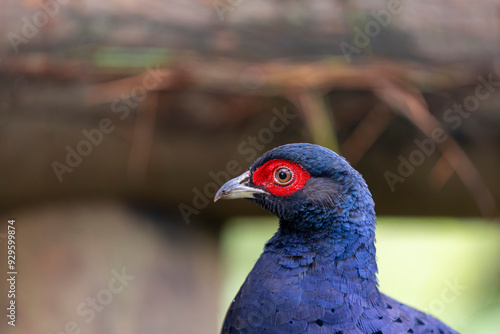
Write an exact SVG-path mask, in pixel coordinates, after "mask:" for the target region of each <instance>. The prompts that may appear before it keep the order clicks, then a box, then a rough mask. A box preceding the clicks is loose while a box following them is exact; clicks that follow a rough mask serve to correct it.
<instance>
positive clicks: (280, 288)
mask: <svg viewBox="0 0 500 334" xmlns="http://www.w3.org/2000/svg"><path fill="white" fill-rule="evenodd" d="M219 198H248V199H250V200H251V201H253V202H255V203H257V204H259V205H261V206H262V207H264V208H265V209H267V210H269V211H271V212H272V213H273V214H275V215H276V216H277V217H278V218H279V219H280V226H279V229H278V231H277V232H276V234H275V235H274V236H273V237H272V238H271V239H270V240H269V241H268V242H267V243H266V245H265V248H264V252H263V253H262V255H261V256H260V258H259V259H258V261H257V263H256V264H255V266H254V268H253V269H252V271H251V272H250V274H249V275H248V277H247V279H246V280H245V282H244V283H243V285H242V287H241V288H240V290H239V292H238V293H237V295H236V297H235V299H234V300H233V302H232V303H231V305H230V306H229V309H228V311H227V314H226V318H225V320H224V324H223V327H222V331H221V333H223V334H225V333H248V334H250V333H309V334H310V333H323V334H351V333H352V334H358V333H359V334H397V333H435V334H456V333H457V332H456V331H454V330H452V329H451V328H449V327H447V326H446V325H444V324H443V323H441V322H440V321H439V320H437V319H435V318H433V317H431V316H429V315H427V314H424V313H422V312H420V311H418V310H415V309H413V308H411V307H409V306H406V305H404V304H401V303H399V302H397V301H395V300H393V299H391V298H389V297H387V296H385V295H384V294H382V293H381V292H380V291H379V289H378V283H377V278H376V273H377V264H376V259H375V226H376V222H375V220H376V216H375V210H374V203H373V200H372V196H371V194H370V192H369V190H368V187H367V185H366V183H365V181H364V180H363V178H362V176H361V175H360V174H359V173H358V172H357V171H355V170H354V169H353V168H352V167H351V166H350V165H349V164H348V163H347V161H345V159H343V158H342V157H341V156H339V155H337V154H336V153H334V152H332V151H330V150H328V149H326V148H324V147H321V146H317V145H312V144H289V145H284V146H280V147H277V148H275V149H273V150H271V151H269V152H267V153H266V154H264V155H263V156H262V157H260V158H259V159H257V160H256V161H255V162H254V163H253V164H252V166H251V167H250V168H249V170H248V171H247V172H245V173H244V174H242V175H241V176H240V177H238V178H236V179H233V180H231V181H229V182H227V183H226V184H225V185H224V186H222V187H221V189H220V190H219V192H218V193H217V195H216V198H215V199H216V200H217V199H219Z"/></svg>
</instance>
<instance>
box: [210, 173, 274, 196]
mask: <svg viewBox="0 0 500 334" xmlns="http://www.w3.org/2000/svg"><path fill="white" fill-rule="evenodd" d="M248 181H250V172H249V171H246V172H245V173H243V174H241V175H240V176H238V177H235V178H234V179H231V180H229V181H227V182H226V183H224V185H223V186H222V187H220V189H219V191H218V192H217V194H215V197H214V202H217V201H218V200H219V199H221V198H222V199H234V198H254V194H267V192H266V191H264V190H262V189H259V188H254V187H250V186H248V185H247V184H248Z"/></svg>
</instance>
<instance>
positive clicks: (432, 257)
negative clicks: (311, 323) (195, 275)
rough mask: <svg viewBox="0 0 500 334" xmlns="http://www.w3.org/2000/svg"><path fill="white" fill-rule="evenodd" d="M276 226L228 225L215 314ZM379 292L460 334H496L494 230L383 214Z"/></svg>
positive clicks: (498, 244) (474, 223)
mask: <svg viewBox="0 0 500 334" xmlns="http://www.w3.org/2000/svg"><path fill="white" fill-rule="evenodd" d="M277 227H278V224H277V220H276V219H271V218H239V219H234V220H233V221H230V222H229V223H228V224H227V226H226V228H225V230H224V232H223V235H222V253H223V259H224V263H225V276H224V277H225V284H224V289H223V295H222V300H221V316H220V321H222V318H223V316H224V313H225V311H226V309H227V307H228V305H229V303H230V302H231V300H232V298H233V297H234V295H235V294H236V292H237V291H238V289H239V287H240V286H241V284H242V283H243V281H244V280H245V277H246V275H247V274H248V272H249V271H250V270H251V269H252V267H253V265H254V263H255V261H256V260H257V258H258V257H259V255H260V253H261V252H262V249H263V247H264V243H265V242H266V241H267V240H268V239H269V238H270V237H271V236H272V235H273V233H274V232H275V231H276V229H277ZM376 237H377V257H378V265H379V275H378V277H379V282H380V289H381V291H382V292H384V293H386V294H387V295H389V296H391V297H394V298H396V299H398V300H399V301H401V302H404V303H406V304H408V305H411V306H413V307H416V308H418V309H420V310H422V311H425V312H428V313H431V314H432V315H434V316H436V317H438V318H440V319H442V320H443V321H445V322H446V323H447V324H448V325H450V326H452V327H453V328H455V329H456V330H458V331H459V332H460V333H462V334H491V333H497V332H499V329H500V283H499V282H500V266H499V265H498V264H499V261H498V257H499V255H500V226H498V224H494V223H491V222H488V221H482V220H478V219H455V218H431V217H424V218H422V217H418V218H417V217H381V218H379V219H378V227H377V232H376Z"/></svg>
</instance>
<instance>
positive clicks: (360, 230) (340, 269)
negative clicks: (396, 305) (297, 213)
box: [266, 215, 378, 289]
mask: <svg viewBox="0 0 500 334" xmlns="http://www.w3.org/2000/svg"><path fill="white" fill-rule="evenodd" d="M367 219H368V221H363V222H361V226H360V222H359V221H349V220H339V219H335V220H334V221H332V222H330V224H329V225H330V228H323V229H320V230H312V231H311V230H309V231H304V230H301V229H296V228H295V227H294V226H295V225H294V224H290V223H287V222H280V228H279V229H278V232H277V233H276V234H275V236H274V237H273V238H272V239H271V240H269V242H268V243H267V245H266V250H270V251H273V252H276V253H278V254H279V255H280V256H283V257H286V258H287V259H295V260H296V261H297V262H300V263H304V258H305V257H306V258H310V265H311V268H313V269H314V267H316V268H317V267H318V266H320V268H319V269H321V270H322V271H323V272H324V273H325V275H329V276H332V275H334V276H338V277H339V278H342V279H343V280H345V281H348V282H354V283H355V284H362V285H364V286H366V284H369V285H372V286H373V288H374V289H376V288H377V285H378V284H377V278H376V274H377V264H376V259H375V215H368V218H367Z"/></svg>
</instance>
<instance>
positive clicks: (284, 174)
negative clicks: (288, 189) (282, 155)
mask: <svg viewBox="0 0 500 334" xmlns="http://www.w3.org/2000/svg"><path fill="white" fill-rule="evenodd" d="M292 176H293V174H292V171H291V170H289V169H288V168H279V169H278V170H276V172H275V173H274V179H275V180H276V182H277V183H279V184H280V185H287V184H288V183H290V182H291V180H292Z"/></svg>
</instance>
